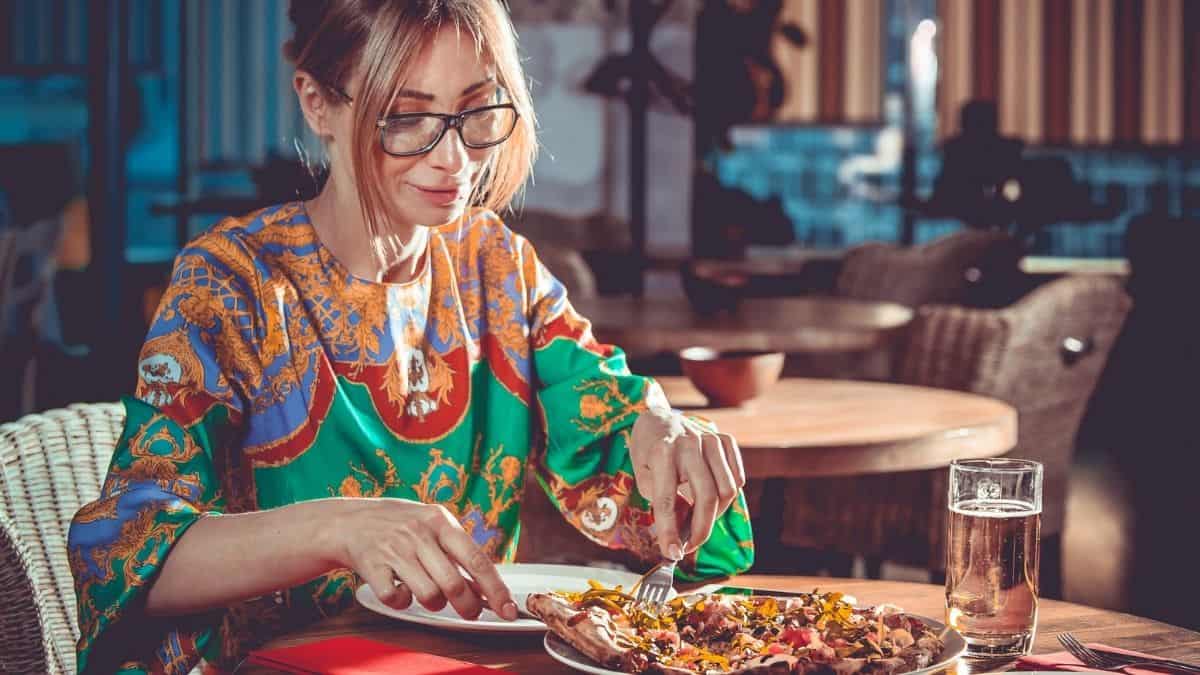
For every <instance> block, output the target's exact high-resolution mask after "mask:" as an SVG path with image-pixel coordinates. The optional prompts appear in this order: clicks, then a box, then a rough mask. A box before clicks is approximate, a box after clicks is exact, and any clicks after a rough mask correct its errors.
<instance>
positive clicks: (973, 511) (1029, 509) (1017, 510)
mask: <svg viewBox="0 0 1200 675" xmlns="http://www.w3.org/2000/svg"><path fill="white" fill-rule="evenodd" d="M950 510H951V511H953V512H955V513H959V514H962V515H964V516H974V517H976V518H1024V517H1025V516H1036V515H1038V514H1039V513H1041V512H1042V510H1041V509H1040V508H1035V507H1034V505H1033V504H1031V503H1029V502H1023V501H1019V500H1016V499H968V500H966V501H962V502H959V503H958V504H954V505H952V506H951V507H950Z"/></svg>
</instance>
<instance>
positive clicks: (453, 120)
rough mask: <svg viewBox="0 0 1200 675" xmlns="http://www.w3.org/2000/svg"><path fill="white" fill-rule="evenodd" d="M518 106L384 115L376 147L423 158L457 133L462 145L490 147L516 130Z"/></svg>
mask: <svg viewBox="0 0 1200 675" xmlns="http://www.w3.org/2000/svg"><path fill="white" fill-rule="evenodd" d="M331 89H332V90H333V91H334V92H335V93H337V94H338V95H339V96H341V97H342V98H343V99H344V100H345V101H346V102H347V103H353V102H354V99H353V98H352V97H351V96H350V95H349V94H347V93H346V92H344V91H342V90H341V89H340V88H336V87H331ZM519 117H520V114H518V113H517V107H516V106H515V105H513V104H512V103H497V104H494V105H485V106H480V107H478V108H471V109H470V110H464V111H462V112H460V113H456V114H447V113H431V112H413V113H397V114H394V115H385V116H382V117H380V118H379V119H378V120H376V122H375V125H376V126H377V127H379V144H380V146H381V147H382V148H383V151H384V152H386V153H387V154H389V155H391V156H392V157H411V156H413V155H423V154H425V153H427V152H429V151H430V150H433V149H434V147H436V146H437V144H438V143H439V142H441V140H442V137H443V136H445V135H446V132H447V131H449V130H450V129H455V130H457V131H458V136H459V138H461V139H462V142H463V145H465V146H467V147H468V148H472V149H475V150H481V149H483V148H490V147H492V146H493V145H499V144H501V143H503V142H504V141H506V140H508V137H509V136H511V135H512V133H513V130H515V129H516V128H517V119H518V118H519Z"/></svg>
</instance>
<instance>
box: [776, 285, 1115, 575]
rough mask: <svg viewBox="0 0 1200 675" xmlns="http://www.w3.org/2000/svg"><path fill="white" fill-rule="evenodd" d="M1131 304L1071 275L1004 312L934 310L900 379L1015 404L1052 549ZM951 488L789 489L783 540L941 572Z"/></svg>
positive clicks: (834, 484) (885, 482)
mask: <svg viewBox="0 0 1200 675" xmlns="http://www.w3.org/2000/svg"><path fill="white" fill-rule="evenodd" d="M1130 305H1131V302H1130V300H1129V297H1128V296H1127V295H1126V294H1125V291H1124V289H1123V288H1122V286H1121V284H1120V283H1119V282H1118V281H1116V280H1114V279H1109V278H1103V277H1085V276H1077V277H1068V278H1065V279H1060V280H1058V281H1054V282H1051V283H1049V284H1046V285H1045V286H1042V287H1041V288H1039V289H1037V290H1035V291H1034V292H1032V293H1030V294H1029V295H1028V296H1026V297H1025V298H1024V299H1022V300H1021V301H1020V302H1018V303H1016V304H1014V305H1012V306H1010V307H1007V308H1005V309H1001V310H984V309H966V308H961V307H944V306H928V307H925V308H923V309H921V310H919V311H918V313H917V316H916V318H915V319H914V321H913V324H912V326H911V328H910V332H909V334H908V337H907V340H906V345H905V349H904V357H903V359H902V362H901V363H900V365H899V367H898V370H897V373H896V378H895V379H897V380H898V381H900V382H904V383H908V384H917V385H924V386H932V387H941V388H945V389H955V390H960V391H970V392H975V393H978V394H983V395H986V396H992V397H995V398H998V399H1001V400H1004V401H1008V402H1009V403H1011V404H1012V405H1014V406H1015V407H1016V408H1017V413H1018V420H1019V423H1018V436H1017V446H1016V448H1014V450H1013V451H1012V453H1011V454H1012V455H1013V456H1017V457H1024V458H1029V459H1035V460H1038V461H1040V462H1043V463H1044V464H1045V467H1046V468H1045V475H1044V484H1043V510H1042V536H1043V538H1048V539H1051V540H1052V542H1053V541H1055V540H1056V538H1057V537H1058V535H1060V534H1061V532H1062V528H1063V521H1064V510H1065V503H1066V491H1067V473H1068V469H1069V468H1070V464H1071V459H1072V455H1073V453H1074V449H1075V435H1076V433H1077V432H1078V430H1079V425H1080V421H1081V420H1082V417H1083V413H1084V411H1085V409H1086V407H1087V403H1088V400H1089V399H1090V397H1091V395H1092V392H1093V390H1094V389H1095V386H1096V383H1097V381H1098V380H1099V378H1100V374H1101V372H1102V371H1103V369H1104V367H1105V363H1106V361H1107V359H1108V353H1109V350H1110V349H1111V347H1112V345H1113V343H1114V342H1115V341H1116V338H1117V335H1118V333H1119V332H1120V330H1121V326H1122V324H1123V322H1124V320H1125V315H1126V314H1127V313H1128V311H1129V308H1130ZM946 481H947V472H946V471H945V470H944V469H943V470H939V471H917V472H910V473H901V474H890V475H884V476H867V477H860V478H847V479H836V480H822V481H794V482H791V483H790V484H789V485H788V488H787V492H786V496H785V502H786V504H787V509H786V513H787V514H788V517H787V519H786V520H785V523H784V526H783V532H782V536H781V538H782V540H783V542H784V543H785V544H788V545H792V546H805V547H815V548H826V549H834V550H838V551H841V552H843V553H852V554H863V555H867V556H879V557H882V558H884V559H890V560H895V561H901V562H908V563H915V564H920V565H924V566H927V567H929V568H930V569H932V570H934V571H940V570H942V569H943V568H944V566H945V560H944V558H945V556H944V550H945V542H944V535H945V529H946V513H945V512H946V492H947V482H946ZM850 495H853V496H854V498H853V499H848V496H850ZM1050 558H1052V556H1048V559H1047V560H1046V562H1047V563H1049V564H1050V565H1053V564H1054V563H1053V561H1052V560H1051V559H1050ZM1044 575H1045V576H1046V577H1047V580H1048V581H1050V582H1051V583H1050V585H1051V586H1053V585H1054V584H1053V581H1055V580H1057V578H1058V577H1057V570H1056V569H1047V568H1045V566H1044ZM1050 592H1053V591H1052V590H1051V591H1050Z"/></svg>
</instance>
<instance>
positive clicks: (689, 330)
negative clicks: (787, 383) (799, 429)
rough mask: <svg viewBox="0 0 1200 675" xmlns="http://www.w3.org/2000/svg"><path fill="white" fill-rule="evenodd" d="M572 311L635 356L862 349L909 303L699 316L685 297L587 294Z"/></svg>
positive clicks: (764, 304) (769, 304)
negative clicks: (697, 350) (688, 350)
mask: <svg viewBox="0 0 1200 675" xmlns="http://www.w3.org/2000/svg"><path fill="white" fill-rule="evenodd" d="M574 305H575V309H576V310H577V311H578V312H579V313H580V314H582V315H583V316H584V317H586V318H587V319H589V320H590V321H591V322H592V331H593V332H594V333H595V335H596V338H597V339H599V340H600V341H601V342H605V343H610V344H615V345H619V346H620V347H621V348H622V349H624V350H625V351H626V352H627V353H629V354H631V355H634V356H649V355H654V354H661V353H669V352H676V351H679V350H680V349H684V348H685V347H694V346H703V347H711V348H713V349H720V350H769V351H782V352H791V353H810V354H811V353H844V352H865V351H870V350H873V349H877V348H879V347H883V346H886V345H887V344H888V343H890V342H891V339H892V338H893V337H894V335H895V334H896V333H897V332H898V331H899V330H901V329H903V328H904V327H905V326H906V325H907V324H908V322H909V321H911V320H912V316H913V312H912V310H911V309H909V308H908V307H905V306H903V305H897V304H893V303H888V302H866V301H861V300H849V299H844V298H827V297H811V298H748V299H745V300H742V301H741V302H740V303H739V304H738V306H737V309H736V310H735V311H734V312H731V313H720V314H715V315H710V316H706V315H700V314H697V313H696V312H694V311H693V310H692V309H691V307H690V306H689V305H688V301H687V300H686V299H685V298H682V297H680V298H640V299H638V298H585V299H580V300H578V301H574Z"/></svg>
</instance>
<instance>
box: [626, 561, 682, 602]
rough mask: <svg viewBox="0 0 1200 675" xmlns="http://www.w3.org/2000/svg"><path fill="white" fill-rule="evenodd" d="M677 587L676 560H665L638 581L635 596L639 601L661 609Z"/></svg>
mask: <svg viewBox="0 0 1200 675" xmlns="http://www.w3.org/2000/svg"><path fill="white" fill-rule="evenodd" d="M674 588H675V561H674V560H663V561H662V562H660V563H658V564H657V565H655V566H654V567H653V568H652V569H651V570H650V571H649V572H647V573H646V576H644V577H642V578H641V580H640V581H638V587H637V593H636V594H634V597H635V598H637V601H638V602H643V603H647V604H652V605H654V606H655V607H656V608H659V609H661V608H662V606H663V603H665V602H666V601H667V598H669V597H671V591H672V590H673V589H674Z"/></svg>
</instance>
